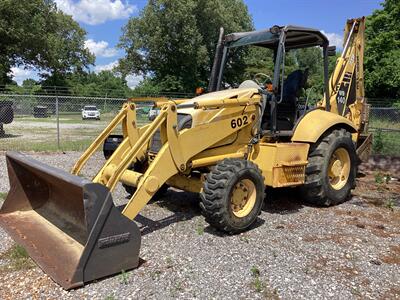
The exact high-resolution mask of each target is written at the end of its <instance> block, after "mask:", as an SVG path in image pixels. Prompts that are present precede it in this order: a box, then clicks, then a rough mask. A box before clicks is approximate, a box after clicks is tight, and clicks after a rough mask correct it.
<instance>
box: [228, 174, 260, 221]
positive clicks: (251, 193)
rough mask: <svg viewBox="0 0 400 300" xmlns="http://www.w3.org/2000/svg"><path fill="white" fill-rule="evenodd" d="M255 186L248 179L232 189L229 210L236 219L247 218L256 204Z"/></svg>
mask: <svg viewBox="0 0 400 300" xmlns="http://www.w3.org/2000/svg"><path fill="white" fill-rule="evenodd" d="M256 194H257V191H256V186H255V185H254V183H253V182H252V181H251V180H249V179H242V180H240V181H239V182H238V183H236V185H235V186H234V187H233V191H232V197H231V209H232V212H233V214H234V215H235V216H236V217H238V218H243V217H245V216H247V215H248V214H249V213H250V212H251V211H252V210H253V208H254V205H255V203H256Z"/></svg>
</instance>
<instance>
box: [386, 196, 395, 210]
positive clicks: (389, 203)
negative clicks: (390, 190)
mask: <svg viewBox="0 0 400 300" xmlns="http://www.w3.org/2000/svg"><path fill="white" fill-rule="evenodd" d="M394 206H395V203H394V200H393V199H392V198H390V199H388V200H387V202H386V207H387V208H388V209H390V210H391V211H393V210H394Z"/></svg>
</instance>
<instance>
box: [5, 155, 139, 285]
mask: <svg viewBox="0 0 400 300" xmlns="http://www.w3.org/2000/svg"><path fill="white" fill-rule="evenodd" d="M6 160H7V167H8V174H9V179H10V191H9V193H8V195H7V198H6V200H5V202H4V204H3V206H2V208H1V210H0V225H1V226H2V227H3V228H4V229H5V230H6V231H7V232H8V233H9V234H10V236H11V237H12V238H13V239H14V240H15V241H16V242H17V243H18V244H20V245H22V246H23V247H24V248H25V249H26V250H27V252H28V253H29V255H30V256H31V257H32V259H33V260H34V261H35V262H36V263H37V264H38V265H39V266H40V267H41V268H42V270H43V271H44V272H45V273H47V274H48V275H49V276H50V277H51V278H52V279H53V280H54V281H56V282H57V283H58V284H60V285H61V286H62V287H63V288H65V289H71V288H76V287H79V286H82V285H83V284H84V283H85V282H88V281H92V280H94V279H98V278H102V277H105V276H108V275H111V274H115V273H119V272H121V270H129V269H132V268H135V267H137V266H138V264H139V249H140V242H141V237H140V231H139V228H138V226H137V225H136V224H135V222H133V221H131V220H129V219H128V218H126V217H125V216H124V215H122V214H121V212H120V211H119V209H118V208H117V207H115V205H114V203H113V199H112V195H111V193H110V191H109V190H108V189H107V188H106V187H104V186H103V185H101V184H98V183H92V182H91V181H89V180H87V179H84V178H81V177H78V176H75V175H71V174H69V173H67V172H65V171H62V170H59V169H57V168H54V167H51V166H47V165H45V164H43V163H41V162H39V161H36V160H34V159H32V158H29V157H27V156H24V155H22V154H20V153H17V152H9V153H7V154H6Z"/></svg>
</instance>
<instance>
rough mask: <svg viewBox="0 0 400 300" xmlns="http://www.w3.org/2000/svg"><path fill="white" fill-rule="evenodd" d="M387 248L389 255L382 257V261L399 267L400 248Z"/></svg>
mask: <svg viewBox="0 0 400 300" xmlns="http://www.w3.org/2000/svg"><path fill="white" fill-rule="evenodd" d="M389 248H390V251H389V254H386V255H384V256H382V257H381V259H382V261H383V262H384V263H387V264H391V265H400V246H390V247H389Z"/></svg>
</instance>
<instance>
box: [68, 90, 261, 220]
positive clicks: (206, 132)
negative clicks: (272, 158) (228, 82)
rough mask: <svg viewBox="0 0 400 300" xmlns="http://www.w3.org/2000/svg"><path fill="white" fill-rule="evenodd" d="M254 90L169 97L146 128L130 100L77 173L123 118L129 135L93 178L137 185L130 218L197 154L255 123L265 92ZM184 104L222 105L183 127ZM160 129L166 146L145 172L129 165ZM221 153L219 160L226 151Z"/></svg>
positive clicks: (127, 209) (112, 186)
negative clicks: (181, 99)
mask: <svg viewBox="0 0 400 300" xmlns="http://www.w3.org/2000/svg"><path fill="white" fill-rule="evenodd" d="M253 94H254V91H253V92H252V93H249V94H247V95H246V96H245V97H243V98H240V99H237V98H235V99H216V100H204V101H199V102H193V103H188V104H187V103H184V104H180V105H178V106H177V105H176V103H175V102H173V101H169V102H167V103H165V104H164V105H163V106H162V108H161V112H160V114H159V115H158V116H157V117H156V119H155V120H154V121H153V122H152V123H150V124H149V125H146V126H144V127H142V128H137V127H136V116H135V112H134V111H135V105H134V104H133V103H127V104H125V105H124V107H123V109H122V110H121V112H120V113H119V114H118V115H117V116H116V117H115V119H114V120H113V121H112V122H111V123H110V124H109V126H108V127H107V128H106V129H105V130H104V131H103V132H102V133H101V134H100V135H99V137H98V138H97V139H96V140H95V141H94V142H93V144H92V145H91V146H89V148H88V149H87V150H86V151H85V152H84V153H83V155H82V156H81V158H80V159H79V160H78V162H77V163H76V165H75V166H74V168H73V170H72V173H73V174H75V175H78V174H79V172H80V171H81V169H82V167H83V166H84V164H85V163H86V162H87V161H88V159H89V158H90V156H91V155H93V153H94V152H95V151H96V149H97V148H98V147H99V144H101V143H102V142H103V141H104V140H105V138H106V137H107V136H108V135H109V134H110V133H111V132H112V130H114V129H115V128H116V126H117V125H118V124H119V123H122V125H123V131H124V140H123V141H122V143H121V144H120V145H119V146H118V148H117V149H116V150H115V151H114V153H113V154H112V155H111V157H110V158H109V159H108V160H107V161H106V163H105V164H104V166H103V167H102V168H101V169H100V171H99V172H98V173H97V175H96V176H95V177H94V178H93V183H99V184H101V185H104V186H106V187H107V188H108V189H109V190H110V191H113V190H114V189H115V187H116V185H117V184H118V182H122V183H125V184H128V185H131V186H134V187H137V189H136V192H135V194H134V195H133V196H132V198H131V199H130V200H129V202H128V203H127V205H126V206H125V208H124V210H123V212H122V213H123V214H124V215H125V216H126V217H128V218H129V219H134V218H135V217H136V216H137V214H138V213H139V212H140V210H141V209H142V208H143V207H144V206H145V205H146V204H147V203H148V201H150V199H151V198H152V197H153V195H154V194H155V193H156V192H157V191H158V189H159V188H160V187H161V186H162V185H163V184H164V183H165V182H166V181H167V180H168V179H170V178H171V177H173V176H174V175H176V174H178V173H182V172H185V171H187V169H188V168H190V167H191V166H192V165H193V164H192V163H191V160H192V158H193V157H195V156H196V155H198V154H199V153H201V152H202V151H204V150H206V149H207V148H209V147H211V146H212V145H214V144H217V143H218V142H220V141H221V140H223V139H224V138H226V137H229V136H230V135H232V134H234V133H235V132H237V131H239V130H242V129H244V128H245V127H247V126H253V125H254V122H255V120H256V119H258V118H259V110H258V109H257V105H259V102H260V100H261V98H260V97H259V96H257V97H249V95H251V96H253ZM179 107H182V108H188V107H190V108H192V109H194V110H196V109H201V110H206V109H216V108H218V110H219V113H218V114H217V115H216V116H215V117H214V118H212V119H211V120H207V121H206V122H204V123H203V124H199V125H197V126H194V127H193V128H189V129H184V130H182V131H178V128H177V120H178V119H177V112H178V109H179ZM238 118H242V119H243V120H245V121H244V122H243V124H242V125H241V126H232V121H233V120H234V121H237V120H238ZM157 130H160V132H161V136H163V137H165V138H164V140H163V146H162V147H161V149H160V151H159V152H158V153H157V155H156V157H155V158H154V159H153V160H152V162H151V163H150V165H149V167H148V168H147V170H146V171H145V172H144V173H139V172H135V171H132V170H129V167H130V166H131V165H132V164H133V163H134V162H135V161H137V160H140V159H141V157H142V156H143V153H144V152H145V151H146V150H147V148H148V145H149V142H150V140H151V138H152V137H153V135H154V134H155V132H156V131H157ZM201 136H207V138H206V139H204V138H199V137H201ZM238 155H240V156H241V157H244V156H245V155H246V153H245V152H243V153H239V154H238V153H226V154H225V155H224V157H238ZM218 159H219V160H220V159H221V157H218Z"/></svg>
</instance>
